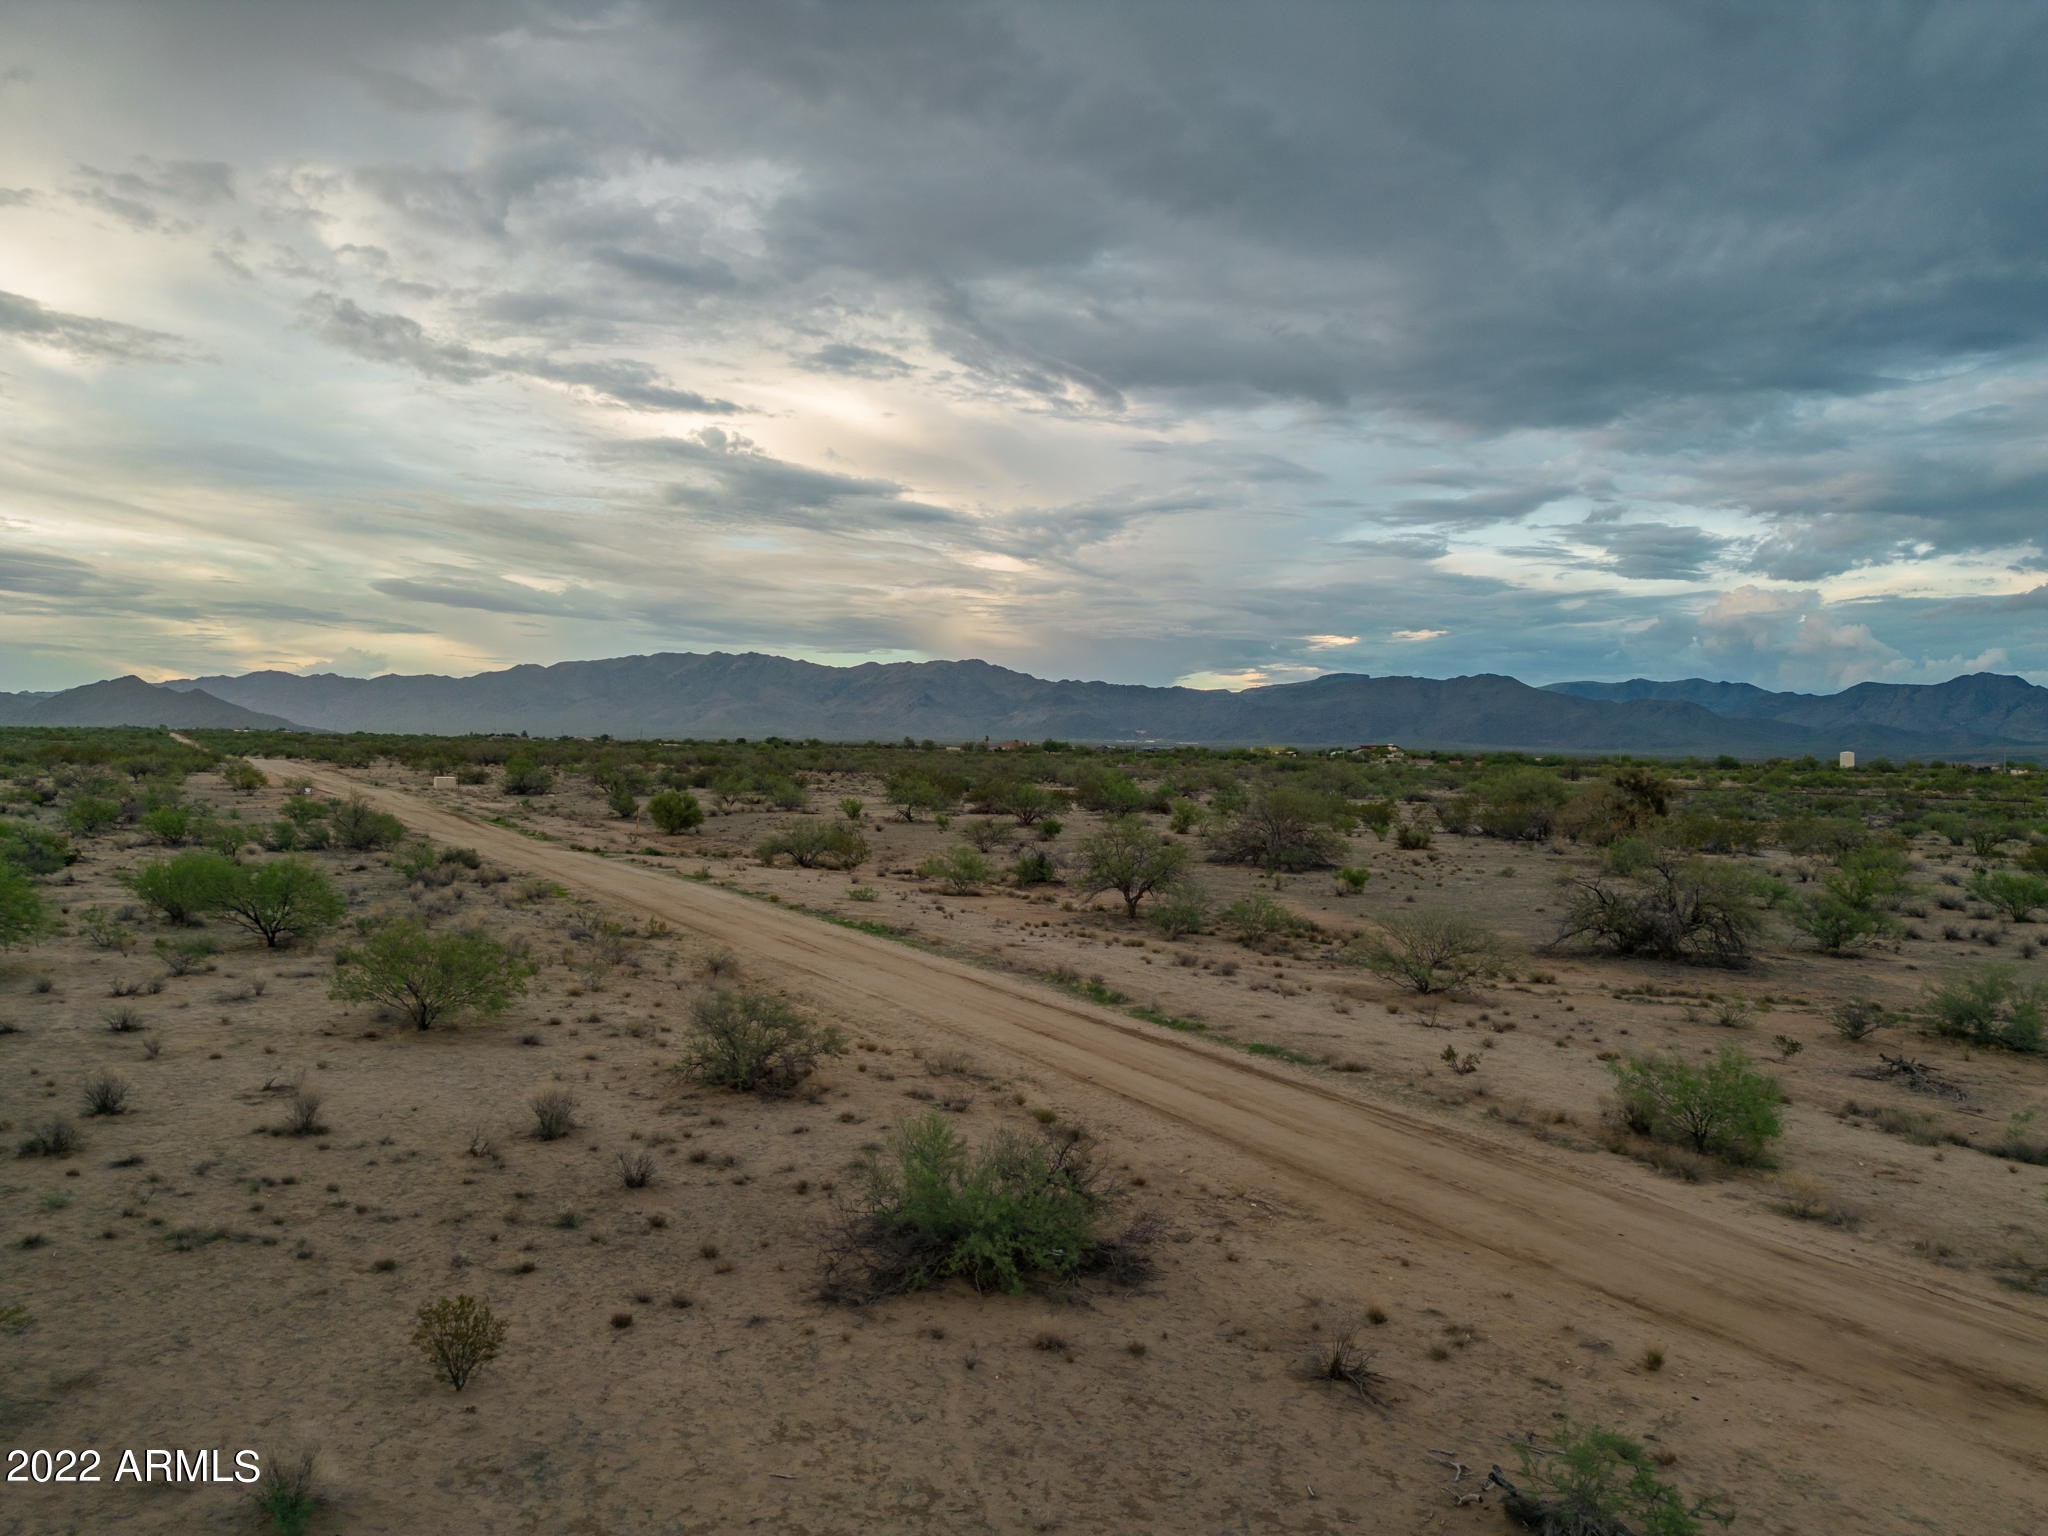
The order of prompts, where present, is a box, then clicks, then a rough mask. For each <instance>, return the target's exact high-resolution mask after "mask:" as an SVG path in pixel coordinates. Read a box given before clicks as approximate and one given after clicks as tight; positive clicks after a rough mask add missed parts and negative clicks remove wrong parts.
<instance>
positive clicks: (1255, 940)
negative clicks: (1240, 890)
mask: <svg viewBox="0 0 2048 1536" xmlns="http://www.w3.org/2000/svg"><path fill="white" fill-rule="evenodd" d="M1223 926H1224V928H1226V929H1227V930H1228V931H1229V932H1230V934H1231V936H1232V937H1233V938H1235V939H1236V940H1237V941H1238V942H1239V943H1241V944H1250V945H1253V946H1257V945H1260V944H1267V943H1270V942H1271V941H1273V940H1274V939H1287V938H1293V937H1294V936H1295V935H1296V934H1299V933H1306V932H1308V931H1309V930H1310V929H1311V928H1312V927H1313V925H1312V924H1310V923H1308V922H1306V921H1304V920H1303V919H1301V918H1299V917H1297V916H1295V915H1294V913H1292V912H1290V911H1288V910H1287V909H1286V908H1285V907H1283V906H1281V905H1280V903H1279V902H1277V901H1275V900H1274V899H1273V898H1272V897H1270V896H1265V895H1260V894H1257V893H1254V894H1252V895H1250V896H1240V897H1238V899H1237V900H1236V901H1233V902H1232V903H1231V904H1230V905H1229V906H1227V907H1225V908H1224V909H1223Z"/></svg>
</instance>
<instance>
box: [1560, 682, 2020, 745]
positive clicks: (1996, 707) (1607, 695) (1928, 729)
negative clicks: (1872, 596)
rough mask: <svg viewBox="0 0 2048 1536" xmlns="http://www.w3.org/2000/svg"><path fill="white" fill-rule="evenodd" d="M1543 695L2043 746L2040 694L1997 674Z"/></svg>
mask: <svg viewBox="0 0 2048 1536" xmlns="http://www.w3.org/2000/svg"><path fill="white" fill-rule="evenodd" d="M1550 689H1551V691H1553V692H1557V693H1566V694H1570V695H1572V696H1573V697H1574V698H1581V699H1598V700H1605V701H1610V702H1628V703H1636V702H1650V701H1670V702H1678V703H1688V704H1698V705H1700V706H1701V707H1702V708H1705V709H1710V710H1713V711H1714V712H1715V713H1716V714H1720V715H1726V716H1728V717H1729V718H1731V719H1738V720H1777V721H1782V722H1785V723H1787V724H1790V725H1798V726H1804V727H1807V728H1810V729H1814V730H1822V731H1834V732H1836V733H1838V734H1839V733H1841V732H1844V731H1851V732H1853V731H1857V730H1862V729H1867V728H1873V727H1884V728H1889V729H1893V730H1900V731H1907V732H1912V733H1918V734H1933V735H1942V734H1945V733H1959V734H1961V735H1964V736H1968V737H1971V738H1974V739H1978V740H1981V741H1982V742H1984V743H1986V744H1991V745H1997V746H2012V745H2018V744H2022V743H2024V744H2028V745H2035V746H2038V745H2040V744H2041V743H2043V742H2048V688H2037V687H2035V686H2034V685H2033V684H2032V683H2029V682H2028V681H2027V680H2026V679H2025V678H2020V677H2012V676H2008V675H2006V674H2004V673H1999V672H1973V673H1970V674H1968V675H1967V676H1964V677H1952V678H1950V679H1949V680H1948V681H1947V682H1945V683H1858V684H1856V685H1855V686H1854V687H1852V688H1845V689H1843V690H1842V691H1841V692H1840V693H1820V694H1816V693H1772V692H1769V691H1768V690H1766V689H1762V688H1756V687H1752V686H1751V685H1750V684H1748V683H1715V682H1709V681H1707V680H1706V679H1705V678H1699V677H1688V678H1681V679H1679V680H1678V681H1677V682H1670V683H1658V682H1651V681H1650V680H1648V679H1647V678H1640V677H1638V678H1631V679H1629V681H1627V682H1625V683H1552V684H1551V685H1550ZM1844 745H1845V746H1847V745H1851V744H1850V743H1847V742H1845V743H1844Z"/></svg>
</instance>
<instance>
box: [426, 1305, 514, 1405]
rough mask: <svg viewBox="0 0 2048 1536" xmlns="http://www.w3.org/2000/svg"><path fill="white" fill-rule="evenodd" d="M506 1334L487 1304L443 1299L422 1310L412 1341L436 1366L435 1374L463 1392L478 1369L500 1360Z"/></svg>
mask: <svg viewBox="0 0 2048 1536" xmlns="http://www.w3.org/2000/svg"><path fill="white" fill-rule="evenodd" d="M505 1331H506V1330H505V1324H504V1323H503V1322H502V1321H500V1320H499V1318H498V1315H497V1314H496V1313H495V1312H493V1311H492V1310H491V1309H490V1305H489V1304H488V1303H487V1302H482V1301H478V1300H477V1299H476V1298H475V1297H474V1296H443V1297H442V1298H441V1299H440V1300H439V1301H429V1302H426V1303H424V1304H423V1305H422V1306H421V1307H420V1310H419V1323H418V1325H417V1326H416V1327H415V1328H414V1329H413V1331H412V1341H413V1343H414V1344H415V1345H417V1346H418V1347H419V1351H420V1353H421V1354H423V1355H425V1356H426V1357H427V1359H428V1361H429V1362H430V1363H431V1364H432V1365H433V1367H434V1374H435V1375H437V1376H439V1377H440V1378H441V1379H442V1380H443V1381H445V1382H447V1383H448V1385H449V1386H451V1387H453V1388H454V1389H455V1390H456V1391H458V1392H460V1391H461V1390H462V1389H463V1388H464V1387H465V1386H467V1385H468V1384H469V1378H470V1377H472V1376H474V1375H475V1374H476V1372H477V1368H478V1367H479V1366H482V1365H485V1364H487V1363H488V1362H490V1361H492V1360H495V1359H497V1358H498V1351H499V1350H500V1349H502V1348H503V1347H504V1344H505Z"/></svg>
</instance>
